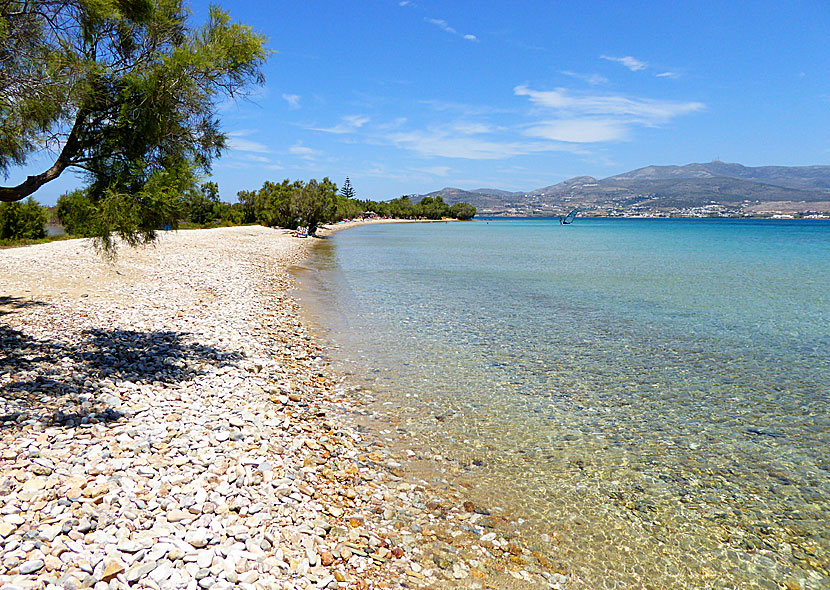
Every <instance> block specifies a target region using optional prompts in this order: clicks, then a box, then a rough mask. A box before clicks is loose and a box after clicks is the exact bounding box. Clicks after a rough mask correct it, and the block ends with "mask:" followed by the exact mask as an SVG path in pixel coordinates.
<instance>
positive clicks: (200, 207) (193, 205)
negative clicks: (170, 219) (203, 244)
mask: <svg viewBox="0 0 830 590" xmlns="http://www.w3.org/2000/svg"><path fill="white" fill-rule="evenodd" d="M183 206H184V213H185V214H186V216H187V218H188V219H190V221H192V222H193V223H196V224H199V225H205V224H208V223H211V222H213V221H215V220H216V219H217V218H219V217H221V203H220V202H219V185H218V184H216V183H215V182H205V183H204V184H202V185H201V186H200V187H199V188H198V189H195V190H190V191H188V192H187V193H186V194H185V195H184V198H183Z"/></svg>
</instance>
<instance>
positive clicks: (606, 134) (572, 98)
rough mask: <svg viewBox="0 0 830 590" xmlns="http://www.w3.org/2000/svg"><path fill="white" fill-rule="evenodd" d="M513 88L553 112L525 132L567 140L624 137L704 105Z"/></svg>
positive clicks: (597, 141) (604, 140) (583, 141)
mask: <svg viewBox="0 0 830 590" xmlns="http://www.w3.org/2000/svg"><path fill="white" fill-rule="evenodd" d="M513 92H514V93H515V94H516V95H517V96H527V97H528V98H529V99H530V101H531V102H532V103H533V104H534V105H536V106H537V107H540V108H542V109H545V110H550V111H552V113H553V115H554V118H551V119H544V120H541V121H539V122H537V123H533V124H531V125H529V126H528V127H527V129H526V130H525V132H524V133H525V135H527V136H529V137H535V138H541V139H548V140H552V141H564V142H571V143H599V142H608V141H621V140H625V139H628V138H629V137H630V132H631V129H632V127H634V126H637V125H639V126H648V127H654V126H657V125H660V124H664V123H667V122H668V121H670V120H671V119H673V118H675V117H679V116H681V115H687V114H690V113H694V112H697V111H701V110H703V109H705V108H706V106H705V105H704V104H703V103H701V102H695V101H669V100H657V99H652V98H637V97H629V96H623V95H619V94H588V93H575V92H572V91H570V90H567V89H565V88H557V89H556V90H549V91H539V90H531V89H530V88H528V87H527V86H524V85H522V86H516V87H515V88H514V89H513Z"/></svg>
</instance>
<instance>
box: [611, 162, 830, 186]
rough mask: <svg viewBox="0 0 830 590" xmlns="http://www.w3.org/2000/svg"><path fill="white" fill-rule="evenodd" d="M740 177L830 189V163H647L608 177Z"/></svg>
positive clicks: (786, 184) (619, 178) (666, 178)
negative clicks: (828, 164)
mask: <svg viewBox="0 0 830 590" xmlns="http://www.w3.org/2000/svg"><path fill="white" fill-rule="evenodd" d="M716 177H725V178H740V179H745V180H754V181H755V182H761V183H764V184H771V185H775V186H784V187H788V188H795V189H805V190H809V189H819V190H821V189H824V190H830V166H759V167H757V168H750V167H748V166H742V165H741V164H730V163H728V162H720V161H718V160H716V161H714V162H708V163H706V164H687V165H686V166H646V167H645V168H639V169H637V170H632V171H631V172H626V173H625V174H618V175H617V176H611V177H610V178H606V179H605V180H608V181H628V180H671V179H675V178H716Z"/></svg>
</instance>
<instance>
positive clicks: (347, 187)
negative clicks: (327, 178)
mask: <svg viewBox="0 0 830 590" xmlns="http://www.w3.org/2000/svg"><path fill="white" fill-rule="evenodd" d="M340 194H341V195H343V197H344V198H345V199H346V200H350V199H354V189H353V188H352V181H351V180H349V177H348V176H347V177H346V182H344V183H343V188H342V189H340Z"/></svg>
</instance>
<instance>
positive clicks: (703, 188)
mask: <svg viewBox="0 0 830 590" xmlns="http://www.w3.org/2000/svg"><path fill="white" fill-rule="evenodd" d="M423 196H431V197H435V196H441V197H442V198H443V199H444V200H445V201H447V202H449V203H450V204H452V203H456V202H459V201H465V202H468V203H471V204H472V205H475V206H476V207H477V208H478V209H479V213H485V214H488V213H489V214H505V215H515V214H527V215H544V214H560V213H562V212H563V211H564V210H566V209H569V208H573V207H579V208H581V209H583V210H586V212H589V213H593V214H597V215H626V214H640V213H652V214H680V215H684V214H693V215H700V214H707V213H708V214H724V215H741V214H763V213H776V212H777V213H795V212H802V213H803V212H819V213H830V166H823V165H816V166H758V167H749V166H743V165H742V164H734V163H728V162H721V161H719V160H715V161H713V162H708V163H693V164H686V165H683V166H676V165H669V166H657V165H652V166H645V167H642V168H638V169H636V170H631V171H629V172H624V173H622V174H616V175H614V176H609V177H607V178H603V179H597V178H594V177H592V176H575V177H573V178H569V179H567V180H564V181H562V182H559V183H557V184H552V185H549V186H546V187H542V188H537V189H534V190H530V191H517V192H513V191H505V190H501V189H491V188H480V189H475V190H465V189H460V188H453V187H445V188H443V189H441V190H440V191H434V192H432V193H428V194H427V195H423Z"/></svg>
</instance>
